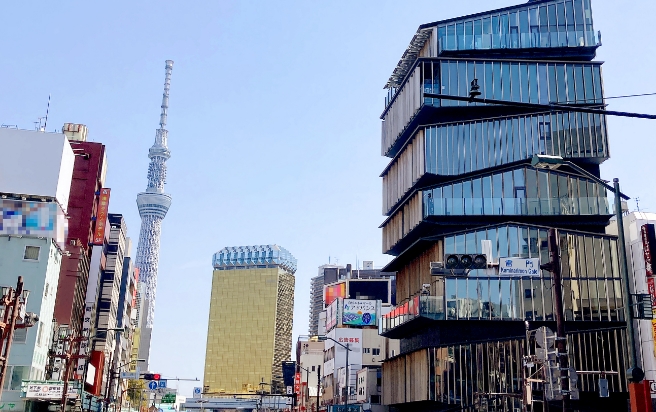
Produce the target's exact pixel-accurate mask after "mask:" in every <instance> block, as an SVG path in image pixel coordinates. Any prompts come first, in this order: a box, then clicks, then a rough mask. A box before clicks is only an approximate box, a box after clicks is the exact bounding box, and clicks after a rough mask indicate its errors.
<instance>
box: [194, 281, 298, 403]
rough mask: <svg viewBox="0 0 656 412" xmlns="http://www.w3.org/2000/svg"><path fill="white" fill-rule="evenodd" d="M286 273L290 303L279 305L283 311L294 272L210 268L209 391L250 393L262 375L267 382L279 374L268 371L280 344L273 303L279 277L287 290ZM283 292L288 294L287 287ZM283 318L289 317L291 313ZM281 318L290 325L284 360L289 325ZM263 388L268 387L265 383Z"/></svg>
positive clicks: (206, 381)
mask: <svg viewBox="0 0 656 412" xmlns="http://www.w3.org/2000/svg"><path fill="white" fill-rule="evenodd" d="M290 276H291V283H292V288H291V302H290V303H287V302H286V304H285V305H284V306H286V307H285V308H284V309H285V312H287V310H288V308H289V307H290V306H289V305H292V306H291V308H292V309H293V282H294V281H293V275H290V274H288V273H286V272H285V271H284V270H282V269H279V268H257V269H239V270H215V271H214V273H213V278H212V297H211V301H210V314H209V324H208V332H207V349H206V355H205V379H204V385H205V386H209V392H225V393H244V392H254V391H257V390H259V389H260V386H259V383H260V382H261V381H262V380H263V381H264V382H266V383H270V382H271V381H272V378H273V377H274V376H275V375H277V374H278V373H279V372H278V371H275V373H272V368H273V367H274V365H275V364H276V363H278V362H279V359H280V355H279V353H280V349H279V350H278V351H276V350H275V347H276V346H278V347H280V346H281V345H280V344H281V343H282V342H281V339H280V335H278V338H277V339H276V325H277V323H278V322H277V318H278V317H279V316H277V312H278V311H279V309H282V307H281V308H278V306H279V303H280V298H281V296H280V292H281V290H279V289H280V287H279V286H280V285H281V281H282V285H284V286H283V288H282V289H287V290H288V288H289V286H288V285H289V282H290V280H289V277H290ZM285 286H286V287H285ZM283 295H285V297H287V296H289V292H286V293H283ZM283 300H285V301H287V298H284V299H283ZM292 311H293V310H292ZM283 317H284V318H287V317H289V318H290V319H291V317H292V313H291V312H290V313H289V314H288V315H287V316H283ZM280 320H282V319H280ZM280 320H279V321H280ZM282 323H283V325H284V327H283V328H284V329H289V338H288V339H282V340H283V341H285V344H287V348H286V351H287V356H286V359H289V353H290V350H291V327H290V326H288V325H289V324H288V323H287V322H282ZM281 326H282V325H281ZM276 352H278V356H275V355H276ZM274 357H275V358H277V359H275V360H274ZM278 367H279V365H278ZM276 369H278V368H276ZM262 389H264V390H266V391H269V390H270V387H269V386H268V385H267V386H263V387H262Z"/></svg>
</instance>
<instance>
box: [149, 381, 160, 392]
mask: <svg viewBox="0 0 656 412" xmlns="http://www.w3.org/2000/svg"><path fill="white" fill-rule="evenodd" d="M157 386H158V385H157V381H150V382H148V389H150V390H151V391H154V390H157Z"/></svg>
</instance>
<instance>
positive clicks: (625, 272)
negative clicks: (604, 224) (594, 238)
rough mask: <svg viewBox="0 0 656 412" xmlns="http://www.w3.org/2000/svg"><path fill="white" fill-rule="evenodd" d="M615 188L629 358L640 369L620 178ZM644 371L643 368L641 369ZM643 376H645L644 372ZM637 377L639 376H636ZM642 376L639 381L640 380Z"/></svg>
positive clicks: (633, 365)
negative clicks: (634, 331)
mask: <svg viewBox="0 0 656 412" xmlns="http://www.w3.org/2000/svg"><path fill="white" fill-rule="evenodd" d="M613 188H614V189H615V218H616V219H617V243H618V245H617V246H618V249H619V251H618V252H619V253H618V255H619V260H620V262H619V263H620V271H621V274H620V275H621V276H622V282H623V283H624V317H625V318H626V334H627V335H628V336H627V338H628V341H629V342H628V346H629V360H630V361H631V366H630V369H629V371H632V370H636V369H638V357H637V355H636V350H635V335H634V333H633V307H632V306H631V303H632V302H631V300H632V299H631V287H630V285H629V267H628V264H627V262H626V243H624V219H623V216H622V199H621V197H620V194H621V192H620V180H619V179H618V178H615V179H613ZM640 372H642V370H640ZM642 373H643V375H642V376H643V377H644V372H642ZM627 375H629V376H628V378H629V379H631V378H632V376H631V375H632V373H631V372H629V373H628V374H627ZM636 377H637V376H636ZM641 380H642V377H641V378H640V379H638V380H637V381H638V382H640V381H641Z"/></svg>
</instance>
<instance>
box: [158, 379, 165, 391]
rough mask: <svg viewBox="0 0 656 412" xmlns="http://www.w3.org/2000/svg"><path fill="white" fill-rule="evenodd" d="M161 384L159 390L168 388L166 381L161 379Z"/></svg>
mask: <svg viewBox="0 0 656 412" xmlns="http://www.w3.org/2000/svg"><path fill="white" fill-rule="evenodd" d="M158 382H159V384H158V385H157V387H158V388H160V389H165V388H166V379H160V380H159V381H158Z"/></svg>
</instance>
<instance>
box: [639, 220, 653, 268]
mask: <svg viewBox="0 0 656 412" xmlns="http://www.w3.org/2000/svg"><path fill="white" fill-rule="evenodd" d="M655 232H656V230H655V229H654V225H652V224H646V225H642V227H641V228H640V234H641V235H642V250H643V253H644V256H645V270H646V271H647V277H650V276H654V263H656V262H654V258H656V256H654V253H656V250H655V249H656V233H655Z"/></svg>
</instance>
